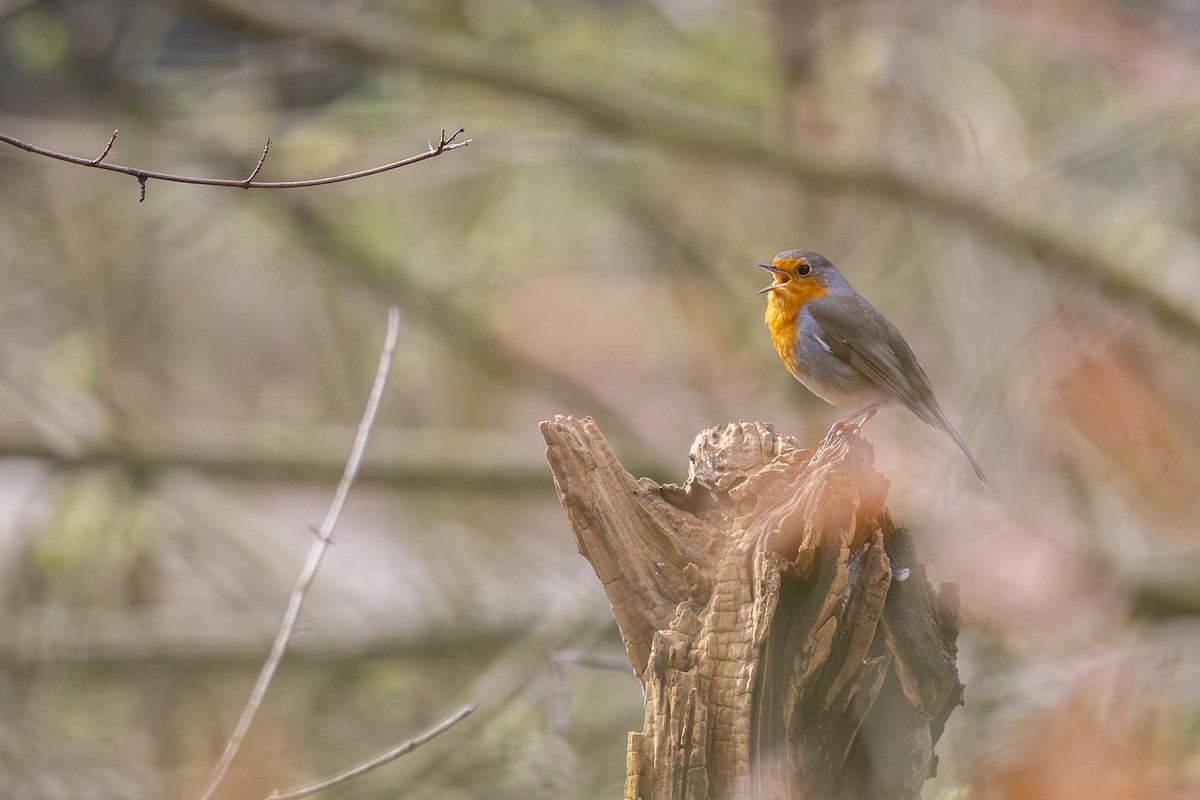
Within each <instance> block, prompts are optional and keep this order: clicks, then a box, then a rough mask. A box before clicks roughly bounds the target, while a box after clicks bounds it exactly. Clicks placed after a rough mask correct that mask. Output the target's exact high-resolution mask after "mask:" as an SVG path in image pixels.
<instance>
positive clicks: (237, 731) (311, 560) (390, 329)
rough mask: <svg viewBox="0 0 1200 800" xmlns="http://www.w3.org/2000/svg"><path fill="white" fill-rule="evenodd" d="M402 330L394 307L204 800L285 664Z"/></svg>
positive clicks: (204, 799)
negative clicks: (338, 470)
mask: <svg viewBox="0 0 1200 800" xmlns="http://www.w3.org/2000/svg"><path fill="white" fill-rule="evenodd" d="M399 330H400V310H399V309H397V308H396V307H394V306H393V307H392V308H390V309H388V320H387V335H386V337H385V338H384V344H383V352H382V353H380V355H379V369H378V371H377V372H376V373H375V383H374V385H373V386H372V387H371V395H370V397H369V398H368V399H367V407H366V410H365V411H364V412H363V417H362V422H360V423H359V425H358V435H357V436H355V437H354V446H353V447H352V448H351V449H350V457H349V458H348V459H347V460H346V469H345V472H343V473H342V480H341V482H340V483H339V484H338V487H337V491H336V492H335V493H334V496H333V502H332V503H331V504H330V505H329V511H328V512H327V513H326V515H325V521H324V522H323V523H321V532H320V534H319V535H318V536H317V541H315V542H313V545H312V548H311V549H309V551H308V561H307V562H305V564H304V569H303V570H302V571H301V573H300V578H299V579H298V580H297V581H296V586H295V588H293V589H292V597H291V599H290V600H289V601H288V607H287V611H286V612H285V613H284V615H283V623H282V624H281V625H280V626H279V633H278V634H277V635H276V636H275V643H274V645H272V647H271V653H270V655H268V656H267V661H266V663H265V664H263V668H262V671H261V672H260V673H259V675H258V682H257V683H255V685H254V690H253V691H252V692H251V693H250V699H249V700H248V701H247V702H246V707H245V708H244V709H243V710H242V716H241V718H240V719H239V720H238V723H237V727H236V728H234V731H233V735H232V736H230V737H229V742H228V744H226V745H225V752H224V753H222V754H221V758H220V760H219V761H218V762H217V766H216V768H215V769H214V770H213V775H212V778H210V779H209V782H208V786H207V787H205V789H204V792H203V794H201V800H208V798H210V797H212V796H213V793H214V792H216V790H217V787H218V786H220V785H221V781H222V780H224V778H225V773H226V772H228V771H229V765H230V764H231V763H233V759H234V756H236V755H237V752H238V749H239V748H240V747H241V745H242V741H243V740H244V739H245V738H246V732H247V731H248V730H249V729H250V723H251V722H252V721H253V719H254V714H255V712H256V711H258V707H259V706H260V705H262V701H263V697H264V696H265V695H266V693H267V687H268V686H270V685H271V679H272V678H274V677H275V670H276V669H278V668H279V663H280V661H282V660H283V652H284V650H285V649H286V648H287V644H288V640H289V639H291V636H292V632H293V631H294V630H295V628H296V620H297V619H298V618H299V616H300V607H301V606H302V605H304V597H305V595H306V594H307V593H308V588H309V586H310V585H311V584H312V581H313V578H314V577H315V576H316V574H317V568H318V567H319V566H320V565H321V559H322V558H323V557H324V556H325V550H326V549H327V548H328V547H329V542H330V540H331V539H332V538H333V529H334V526H336V525H337V521H338V517H339V516H340V515H341V513H342V507H343V506H344V505H345V503H346V496H347V495H348V494H349V493H350V486H351V484H353V483H354V478H355V476H356V475H357V474H358V468H359V465H360V464H362V458H363V452H364V451H365V450H366V447H367V438H368V436H369V434H370V432H371V424H372V423H373V422H374V421H375V412H376V411H377V410H378V409H379V400H380V398H381V397H382V396H383V387H384V385H385V384H386V383H387V376H388V370H389V369H390V368H391V365H392V353H394V352H395V350H396V336H397V335H398V333H399Z"/></svg>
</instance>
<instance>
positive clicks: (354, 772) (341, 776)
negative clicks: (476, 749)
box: [267, 704, 475, 800]
mask: <svg viewBox="0 0 1200 800" xmlns="http://www.w3.org/2000/svg"><path fill="white" fill-rule="evenodd" d="M474 711H475V706H474V704H469V705H465V706H463V707H462V708H460V709H459V710H458V711H455V712H454V713H453V714H451V715H450V716H448V717H446V718H445V719H443V720H442V721H441V722H439V723H437V724H436V725H434V726H432V727H431V728H429V729H427V730H425V731H422V732H421V733H418V734H417V735H416V736H414V737H413V738H411V739H408V740H406V741H403V742H401V743H400V744H398V745H395V746H393V747H389V748H388V749H387V750H385V751H383V752H382V753H380V754H378V755H376V756H372V757H371V758H368V759H367V760H366V761H363V762H362V763H360V764H355V765H354V766H353V767H349V768H347V769H344V770H342V771H341V772H339V773H337V774H336V775H330V776H329V777H328V778H323V779H322V780H319V781H316V782H315V783H310V784H308V785H307V786H301V787H300V788H298V789H292V790H290V791H287V792H278V791H276V792H271V794H270V795H268V797H267V800H301V798H304V797H308V796H309V795H314V794H316V793H317V792H323V791H325V790H326V789H332V788H333V787H334V786H339V785H341V784H343V783H346V782H347V781H351V780H353V779H355V778H357V777H359V776H360V775H365V774H367V773H368V772H370V771H371V770H373V769H377V768H379V767H382V766H383V765H384V764H389V763H391V762H392V761H395V760H396V759H397V758H399V757H400V756H403V755H407V754H409V753H411V752H412V751H413V750H416V749H417V748H418V747H420V746H421V745H423V744H425V743H427V742H428V741H430V740H431V739H433V738H435V737H437V736H440V735H441V734H443V733H445V732H446V731H448V730H450V729H451V728H453V727H454V726H455V725H457V724H458V723H460V722H462V721H463V720H464V719H466V718H467V717H469V716H470V715H471V714H472V713H473V712H474Z"/></svg>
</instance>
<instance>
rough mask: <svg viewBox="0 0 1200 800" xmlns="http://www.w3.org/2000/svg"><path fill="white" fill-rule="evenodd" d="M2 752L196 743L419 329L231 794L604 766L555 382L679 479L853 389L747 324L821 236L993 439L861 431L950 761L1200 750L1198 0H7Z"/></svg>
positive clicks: (217, 743) (1055, 776)
mask: <svg viewBox="0 0 1200 800" xmlns="http://www.w3.org/2000/svg"><path fill="white" fill-rule="evenodd" d="M460 126H461V127H465V128H466V131H467V132H466V136H468V137H471V138H473V142H472V143H471V145H470V146H469V147H466V148H463V149H460V150H457V151H454V152H451V153H445V154H443V155H441V156H439V157H437V158H435V159H432V160H429V161H426V162H423V163H421V164H418V165H415V166H411V167H407V168H404V169H402V170H399V171H396V172H390V173H386V174H382V175H377V176H374V177H370V178H365V179H361V180H357V181H352V182H348V183H342V184H338V185H335V186H327V187H320V188H311V189H304V190H292V191H241V190H235V189H215V188H204V187H197V186H185V185H178V184H168V183H161V182H153V181H152V182H150V184H149V186H148V192H147V197H146V200H145V202H144V203H139V202H138V186H137V182H136V181H135V180H133V179H132V178H129V177H126V176H122V175H117V174H114V173H109V172H104V171H100V170H92V169H86V168H82V167H78V166H72V165H68V164H65V163H61V162H56V161H51V160H49V159H46V158H42V157H38V156H34V155H31V154H29V153H26V152H23V151H21V150H19V149H16V148H13V147H8V146H6V145H5V146H3V148H2V149H0V620H2V622H0V796H3V797H5V798H17V799H20V800H24V799H26V798H28V799H30V800H33V799H37V800H42V799H43V798H44V799H45V800H55V799H56V798H75V797H89V798H100V799H101V800H107V799H108V798H112V799H113V800H116V799H117V798H152V797H153V798H161V797H189V796H195V795H196V794H197V793H198V790H199V789H200V787H201V786H202V785H203V784H204V782H205V780H206V778H207V776H208V773H209V770H210V769H211V767H212V765H213V764H214V763H215V761H216V758H217V756H218V754H219V752H220V750H221V748H222V746H223V744H224V741H225V739H226V737H227V736H228V734H229V732H230V731H231V730H232V727H233V724H234V721H235V719H236V716H237V714H238V712H239V711H240V709H241V706H242V704H243V703H244V702H245V699H246V697H247V695H248V693H249V690H250V687H251V684H252V683H253V680H254V677H255V675H256V673H257V670H258V668H259V666H260V664H261V663H262V660H263V658H264V657H265V654H266V650H267V647H268V643H269V641H270V638H271V636H272V635H273V632H274V630H275V628H276V626H277V625H278V622H279V619H280V617H281V614H282V611H283V608H284V606H285V604H286V599H287V595H288V592H289V591H290V587H291V586H292V584H293V582H294V580H295V578H296V576H297V574H298V572H299V569H300V566H301V564H302V562H303V559H304V557H305V554H306V553H307V551H308V548H309V546H310V543H311V541H312V533H311V530H312V526H313V525H315V524H317V523H319V522H320V520H321V519H322V517H323V516H324V513H325V509H326V507H327V504H328V502H329V500H330V498H331V497H332V494H333V490H334V487H335V485H336V483H337V480H338V477H339V476H340V474H341V470H342V467H343V464H344V461H345V458H346V455H347V453H348V452H349V448H350V443H351V441H352V439H353V435H354V430H355V426H356V424H357V422H358V419H359V417H360V415H361V412H362V407H363V404H364V402H365V399H366V395H367V391H368V389H369V387H370V383H371V378H372V376H373V374H374V370H375V364H376V360H377V358H378V353H379V347H380V344H381V342H382V338H383V330H384V319H385V309H386V308H387V307H388V306H389V305H392V304H395V305H398V306H399V307H400V309H401V311H402V314H403V323H402V329H401V335H400V341H399V347H398V350H397V354H396V361H395V365H394V368H393V373H392V379H391V383H390V385H389V388H388V390H387V393H386V395H385V397H384V400H383V405H382V408H381V411H380V418H379V422H378V425H377V428H376V430H375V432H374V434H373V436H372V439H371V442H370V445H369V448H368V455H367V463H366V466H365V469H364V473H363V475H362V477H361V479H360V480H359V482H358V484H357V485H356V486H355V488H354V491H353V494H352V496H351V501H350V504H349V506H348V507H347V509H346V511H345V513H344V515H343V517H342V520H341V523H340V527H339V531H338V534H337V537H336V544H335V546H334V547H333V548H332V549H331V551H330V554H329V555H328V556H327V558H326V561H325V564H324V566H323V568H322V571H321V572H320V574H319V575H318V578H317V581H316V585H315V587H314V589H313V591H312V592H311V594H310V596H309V599H308V603H307V605H306V608H305V611H304V614H303V617H302V620H301V627H302V630H301V631H300V633H299V634H298V635H297V636H296V637H295V640H294V641H293V642H292V643H291V647H290V651H289V655H288V657H287V659H286V661H285V663H284V666H283V669H282V670H281V672H280V674H279V676H278V678H277V680H276V682H275V684H274V686H273V687H272V690H271V692H270V693H269V694H268V699H267V702H266V704H265V706H264V707H263V709H262V711H261V712H260V716H259V718H258V720H257V722H256V723H255V725H254V727H253V729H252V731H251V735H250V737H249V739H248V741H247V743H246V746H245V749H244V752H243V754H242V756H241V757H239V759H238V760H237V761H236V762H235V764H234V768H233V770H232V772H231V774H230V777H229V779H228V781H227V782H226V784H225V789H224V791H223V793H222V795H221V796H223V797H230V798H234V797H237V798H252V797H261V796H264V795H266V794H267V793H268V792H270V791H271V790H272V789H274V788H281V789H282V788H287V787H290V786H294V785H297V784H300V783H303V782H306V781H308V780H311V779H313V778H316V777H320V776H323V775H326V774H329V773H331V772H334V771H336V770H337V769H340V768H341V767H344V766H346V765H348V764H350V763H353V762H355V761H357V760H359V759H361V758H364V757H366V756H367V755H369V754H371V753H374V752H376V751H378V750H382V749H383V748H385V747H386V746H388V745H390V744H393V743H395V742H397V741H400V740H401V739H404V738H406V737H407V736H410V735H412V734H414V733H416V732H417V731H418V730H420V729H421V728H423V727H425V726H427V725H429V724H431V723H433V722H434V721H436V720H437V719H439V718H440V717H442V716H444V715H445V714H447V713H449V712H450V711H452V710H453V709H454V708H456V707H457V706H458V705H460V704H461V703H464V702H474V703H477V704H478V706H479V710H478V711H477V712H476V713H475V714H474V716H472V717H471V718H469V719H468V720H467V721H465V722H464V723H462V724H461V725H459V726H458V727H457V728H455V729H453V730H452V731H450V732H449V733H446V734H445V735H443V736H442V737H441V738H439V739H436V740H435V741H434V742H432V743H431V744H429V745H427V746H426V747H424V748H423V749H421V750H419V751H417V752H416V753H414V754H412V755H410V756H408V757H406V758H404V759H402V760H401V761H399V762H397V763H396V764H393V765H391V766H389V767H386V768H383V769H381V770H378V771H376V772H374V773H372V774H371V775H369V776H367V777H364V778H362V779H360V780H358V781H356V782H355V783H352V784H350V785H348V786H346V787H343V788H342V789H339V790H337V791H335V792H331V793H330V796H337V797H355V798H368V797H370V798H374V797H379V798H383V797H388V798H392V797H405V798H427V797H428V798H434V797H437V798H443V799H444V800H449V799H451V798H460V797H462V798H467V797H493V798H506V797H514V798H516V797H520V798H539V797H547V798H549V797H554V798H608V797H615V796H619V795H620V791H621V785H622V781H623V773H624V747H625V732H626V731H628V730H634V729H638V728H639V727H640V725H641V698H640V692H639V688H638V684H637V682H636V681H635V679H634V678H633V676H632V675H629V674H627V670H626V671H622V670H621V669H620V668H618V669H616V670H613V669H604V668H603V666H604V665H605V664H607V663H616V664H617V665H621V664H622V662H623V658H622V657H621V654H622V651H621V646H620V640H619V638H618V636H617V634H616V630H615V625H614V623H613V622H612V619H611V617H610V615H609V609H608V605H607V602H606V601H605V598H604V594H603V592H602V591H601V588H600V586H599V585H598V583H597V581H596V580H595V577H594V575H593V574H592V572H591V570H590V568H589V567H588V565H587V563H586V562H585V561H584V560H583V559H582V558H581V557H580V556H579V555H578V554H577V553H576V552H575V550H574V547H573V544H572V540H571V537H570V534H569V531H568V530H567V528H566V525H565V522H564V520H563V517H562V514H561V511H560V509H559V507H558V504H557V500H556V498H555V495H554V490H553V486H552V483H551V480H550V476H549V472H548V470H547V468H546V465H545V462H544V460H543V449H544V444H543V442H542V440H541V437H540V435H539V433H538V429H537V423H538V421H539V420H542V419H546V418H549V417H551V416H552V415H554V414H558V413H570V414H575V415H581V416H582V415H592V416H594V417H595V418H596V419H597V421H598V422H599V424H600V426H601V428H602V430H604V431H605V433H606V434H607V435H608V437H609V439H610V441H611V443H612V444H613V446H614V447H615V449H616V451H617V453H618V455H619V456H620V457H621V458H622V459H623V460H624V461H625V463H626V464H627V465H629V466H630V468H631V469H632V470H633V471H634V472H635V473H637V474H639V475H649V476H651V477H653V478H655V479H658V480H662V481H668V480H671V481H678V480H681V479H682V478H683V477H684V475H685V472H686V456H687V452H688V448H689V447H690V445H691V442H692V440H693V438H694V437H695V436H696V434H698V433H699V432H700V431H701V430H703V429H704V428H705V427H707V426H710V425H714V424H721V423H724V422H725V421H727V420H734V419H759V420H762V421H766V422H770V423H772V424H774V425H775V426H776V427H777V428H778V429H779V430H780V431H782V432H786V433H791V434H794V435H797V436H799V437H800V438H801V439H802V440H806V441H814V442H815V441H816V440H817V439H818V438H819V437H820V436H821V435H822V434H823V432H824V431H825V429H826V428H827V427H828V425H829V424H830V422H831V421H832V420H833V419H834V418H835V417H836V416H837V413H838V412H837V411H835V410H834V409H833V408H831V407H829V406H827V405H825V404H824V403H823V402H822V401H820V400H818V399H817V398H815V397H813V396H811V395H809V394H808V393H807V392H806V391H805V390H804V389H803V388H802V387H800V386H799V385H798V384H796V383H795V382H794V381H793V379H792V378H791V377H790V376H789V375H788V374H787V373H786V372H785V370H784V369H783V368H782V366H781V365H780V364H779V362H778V359H777V357H776V356H775V354H774V352H773V351H772V349H771V346H770V342H769V339H768V337H767V334H766V331H765V330H764V328H763V326H762V307H763V298H762V297H761V296H758V295H756V294H755V290H757V289H758V288H760V287H761V286H762V285H764V284H765V283H766V280H767V276H765V275H764V274H763V273H762V272H761V271H760V270H756V269H754V268H753V265H754V264H755V263H757V262H759V261H763V260H769V259H770V258H771V257H772V256H773V255H774V254H775V253H776V252H778V251H781V250H784V249H788V248H792V247H807V248H811V249H815V250H819V251H821V252H823V253H824V254H825V255H826V256H828V257H829V258H830V259H831V260H832V261H833V262H834V263H835V264H837V265H839V266H840V267H841V268H842V270H843V272H845V273H846V275H847V276H848V277H849V278H850V280H851V281H852V282H853V283H854V284H855V285H856V286H857V287H858V288H859V289H860V291H862V292H863V293H864V294H866V295H867V296H868V297H870V298H871V299H872V300H873V301H874V303H875V304H876V305H877V306H878V307H879V308H880V309H882V310H883V311H884V312H885V313H886V314H887V315H888V316H889V317H890V318H891V319H892V320H893V321H894V322H895V323H896V324H897V326H898V327H899V328H900V329H901V330H902V331H903V332H904V333H905V335H906V337H907V338H908V340H909V342H910V343H911V344H912V346H913V348H914V349H915V350H916V352H917V353H918V354H919V355H921V357H922V359H923V360H924V362H925V364H926V366H927V368H928V371H929V372H930V374H931V377H932V380H933V382H934V385H935V387H936V388H937V391H938V394H939V397H940V399H941V402H942V405H943V406H944V407H945V409H946V411H947V414H948V415H949V417H950V418H951V419H952V420H953V421H954V422H955V424H956V426H957V427H958V428H959V430H960V431H961V432H962V434H963V436H964V438H965V439H966V440H967V441H968V442H969V443H970V445H971V447H972V449H973V451H974V453H975V455H976V456H977V457H978V459H979V461H980V462H981V463H982V465H983V466H984V469H985V470H986V471H987V472H988V474H989V477H990V480H991V487H990V489H989V490H984V489H983V488H982V487H980V486H979V485H978V484H977V483H976V482H975V480H974V477H973V476H972V474H971V472H970V469H969V468H968V466H967V464H966V463H965V461H964V460H963V459H962V457H961V455H960V454H959V453H958V452H957V451H956V449H955V448H954V446H953V445H952V443H951V442H950V441H949V440H948V439H947V438H946V437H944V436H942V435H940V434H938V433H935V432H933V431H931V430H928V429H926V428H925V427H924V426H923V425H921V424H920V423H919V422H918V421H917V420H916V419H915V418H913V417H912V416H911V415H909V414H907V413H906V412H903V411H901V410H889V411H886V412H884V413H883V414H881V415H880V416H879V417H877V418H876V420H875V421H874V422H873V423H872V425H871V427H870V428H869V429H868V431H867V435H868V438H869V439H870V440H871V441H872V442H873V443H874V445H875V448H876V455H877V462H878V465H879V468H880V469H881V470H882V471H883V472H884V473H885V474H886V475H887V476H888V478H889V479H890V480H891V482H892V488H891V494H890V500H889V505H890V507H891V509H892V511H893V514H894V515H895V517H896V519H897V520H898V521H899V522H900V523H902V524H905V525H907V526H908V527H910V528H911V529H913V530H914V531H915V532H916V534H917V536H918V540H919V542H920V546H921V550H922V555H923V557H924V558H925V560H926V561H927V563H928V565H929V569H930V574H931V576H932V577H933V579H934V580H935V581H941V580H953V581H957V582H958V583H959V584H960V585H961V587H962V597H963V632H962V636H961V639H960V643H961V647H962V652H961V662H960V669H961V672H962V677H963V680H964V682H965V683H966V687H967V689H966V705H965V706H964V707H963V708H961V709H959V710H958V711H957V712H956V713H955V714H954V716H953V717H952V718H951V722H950V725H949V727H948V728H947V730H946V733H945V736H944V738H943V739H942V741H941V743H940V745H939V747H938V752H939V755H940V756H941V763H940V771H939V775H938V777H937V778H936V779H935V780H934V781H932V782H931V783H930V785H929V788H928V791H927V793H926V796H927V797H934V798H950V797H954V798H965V797H971V798H1041V797H1045V798H1074V797H1089V798H1104V799H1107V798H1125V797H1130V798H1133V797H1141V798H1144V797H1196V796H1200V624H1198V618H1197V615H1198V614H1200V425H1198V420H1200V414H1198V412H1200V269H1198V264H1200V240H1198V234H1200V12H1197V10H1196V7H1195V6H1194V5H1193V4H1191V3H1188V2H1185V1H1179V0H1137V1H1135V0H1092V1H1091V2H1084V1H1083V0H1044V1H1043V2H1028V0H999V1H998V2H963V3H950V2H933V1H932V0H929V1H925V2H920V1H918V2H914V3H903V4H898V3H890V2H882V0H858V1H856V2H842V3H832V2H818V1H817V0H813V1H812V2H788V0H764V2H756V3H741V2H732V0H703V1H702V2H684V1H683V0H592V1H591V2H586V1H584V0H567V1H566V2H550V1H549V0H450V2H442V1H440V0H438V1H436V2H435V1H434V0H424V1H420V0H417V1H415V2H385V1H382V0H380V1H375V2H367V1H366V0H362V1H358V2H336V3H316V2H308V0H297V1H296V2H284V0H245V1H244V2H241V3H239V2H235V1H234V0H176V1H175V2H171V3H155V2H132V0H71V1H69V2H68V1H66V0H64V1H63V2H29V1H26V0H0V132H3V133H6V134H9V135H11V136H16V137H18V138H20V139H22V140H25V141H29V142H32V143H34V144H38V145H41V146H43V147H48V148H51V149H55V150H59V151H65V152H69V153H74V154H78V155H82V156H86V157H89V158H90V157H93V156H95V155H97V154H99V152H100V150H101V149H102V147H103V145H104V142H105V141H106V140H107V138H108V136H109V134H110V132H111V131H112V130H113V129H119V130H120V138H119V139H118V140H117V142H116V144H115V147H114V149H113V151H112V153H111V154H110V155H109V156H108V161H110V162H113V163H119V164H130V165H135V166H138V167H143V168H147V169H159V170H164V171H171V172H178V173H187V174H198V175H207V176H214V177H233V178H240V177H244V176H245V175H246V174H248V173H249V171H250V170H251V169H252V168H253V166H254V164H255V162H256V161H257V159H258V155H259V153H260V151H261V149H262V146H263V143H264V141H265V140H266V139H267V138H268V137H269V138H271V139H272V141H273V145H272V148H271V154H270V157H269V159H268V160H267V162H266V165H265V166H264V168H263V171H262V172H261V173H260V176H259V177H260V178H262V179H264V180H285V179H297V178H310V177H319V176H323V175H331V174H336V173H341V172H347V171H353V170H356V169H362V168H366V167H370V166H374V165H376V164H382V163H386V162H389V161H394V160H397V159H400V158H403V157H405V156H409V155H414V154H416V153H419V152H421V151H422V150H424V149H425V148H426V146H427V141H428V140H430V139H432V140H434V141H436V140H437V137H438V134H439V132H440V130H441V129H442V128H443V127H445V128H448V129H450V130H453V129H456V128H458V127H460Z"/></svg>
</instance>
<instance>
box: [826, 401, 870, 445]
mask: <svg viewBox="0 0 1200 800" xmlns="http://www.w3.org/2000/svg"><path fill="white" fill-rule="evenodd" d="M882 405H883V403H872V404H871V405H869V406H867V407H866V408H863V409H859V410H858V411H855V412H854V413H853V414H851V415H849V416H847V417H842V418H841V419H839V420H838V421H837V422H835V423H833V427H831V428H830V429H829V433H827V434H825V438H824V439H822V440H821V445H822V446H825V445H827V444H829V443H830V442H832V441H833V437H834V436H836V435H837V434H839V433H842V432H843V431H853V432H854V433H859V434H861V433H862V429H863V428H865V427H867V423H868V422H870V421H871V418H872V417H874V416H875V414H876V413H877V412H878V411H879V407H880V406H882ZM859 417H862V421H860V422H858V421H856V420H858V418H859Z"/></svg>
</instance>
